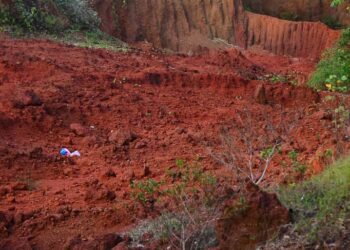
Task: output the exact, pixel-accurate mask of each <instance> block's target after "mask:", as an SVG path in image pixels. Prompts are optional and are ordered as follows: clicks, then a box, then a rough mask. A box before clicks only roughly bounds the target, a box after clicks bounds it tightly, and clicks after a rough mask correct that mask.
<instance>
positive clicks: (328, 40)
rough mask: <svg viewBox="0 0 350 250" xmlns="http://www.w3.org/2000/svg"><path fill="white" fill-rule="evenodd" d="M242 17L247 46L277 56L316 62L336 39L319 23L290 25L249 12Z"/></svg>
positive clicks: (294, 23) (291, 23) (336, 34)
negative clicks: (309, 58)
mask: <svg viewBox="0 0 350 250" xmlns="http://www.w3.org/2000/svg"><path fill="white" fill-rule="evenodd" d="M246 15H247V20H248V22H247V26H246V27H247V29H246V34H247V41H246V44H247V46H248V47H251V46H261V47H262V48H263V49H265V50H268V51H271V52H273V53H275V54H278V55H291V56H297V57H312V58H318V57H319V56H320V54H321V53H322V51H323V50H324V49H325V48H327V47H330V46H332V44H333V43H334V41H335V40H336V39H337V38H338V36H339V34H338V32H336V31H333V30H330V29H329V28H327V26H326V25H323V24H321V23H313V22H290V21H285V20H280V19H277V18H274V17H270V16H264V15H259V14H254V13H251V12H247V14H246ZM315 41H317V42H315Z"/></svg>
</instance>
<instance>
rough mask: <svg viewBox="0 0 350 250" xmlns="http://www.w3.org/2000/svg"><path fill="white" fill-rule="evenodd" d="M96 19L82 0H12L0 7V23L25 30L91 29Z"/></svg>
mask: <svg viewBox="0 0 350 250" xmlns="http://www.w3.org/2000/svg"><path fill="white" fill-rule="evenodd" d="M99 23H100V20H99V18H98V16H97V13H96V12H95V11H94V10H93V9H92V8H90V7H89V5H88V3H87V2H86V1H85V0H45V1H44V0H13V2H12V4H11V6H8V7H6V6H3V7H1V9H0V26H3V27H4V26H5V27H8V28H10V30H14V31H20V32H25V33H31V32H47V33H55V32H60V31H63V30H66V29H76V30H92V29H96V28H98V26H99Z"/></svg>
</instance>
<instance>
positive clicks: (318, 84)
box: [308, 28, 350, 92]
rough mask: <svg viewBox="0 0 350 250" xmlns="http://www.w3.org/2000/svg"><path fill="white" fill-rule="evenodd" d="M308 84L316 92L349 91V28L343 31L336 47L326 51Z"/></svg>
mask: <svg viewBox="0 0 350 250" xmlns="http://www.w3.org/2000/svg"><path fill="white" fill-rule="evenodd" d="M308 84H309V86H310V87H312V88H314V89H316V90H330V91H339V92H348V91H349V90H350V28H347V29H345V30H344V31H343V33H342V36H341V38H340V40H339V41H338V43H337V45H336V46H334V47H333V48H331V49H329V50H327V51H326V53H325V54H324V56H323V59H322V60H321V61H320V62H319V64H318V65H317V69H316V71H315V73H314V74H313V75H312V77H311V79H310V80H309V83H308Z"/></svg>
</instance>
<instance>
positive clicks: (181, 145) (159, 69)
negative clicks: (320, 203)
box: [0, 37, 348, 249]
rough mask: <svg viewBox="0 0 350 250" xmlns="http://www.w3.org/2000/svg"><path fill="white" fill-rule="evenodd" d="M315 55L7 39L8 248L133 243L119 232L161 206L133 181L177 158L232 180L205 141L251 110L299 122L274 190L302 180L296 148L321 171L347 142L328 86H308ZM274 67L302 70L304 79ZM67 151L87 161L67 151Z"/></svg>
mask: <svg viewBox="0 0 350 250" xmlns="http://www.w3.org/2000/svg"><path fill="white" fill-rule="evenodd" d="M314 63H315V62H314V61H312V60H310V61H309V60H308V59H296V58H289V57H284V56H273V55H270V54H266V53H264V54H262V52H258V51H246V52H243V51H240V50H238V49H234V48H232V49H229V50H226V51H216V52H208V53H206V54H203V55H200V56H189V55H181V54H178V55H177V54H174V55H167V54H164V53H162V51H157V50H154V49H152V48H151V47H150V46H149V45H147V44H141V45H140V46H138V48H135V49H132V50H130V51H129V52H127V53H121V52H120V53H119V52H109V51H104V50H93V49H83V48H77V47H73V46H68V45H62V44H58V43H54V42H50V41H45V40H12V39H8V38H6V37H3V38H1V40H0V100H1V101H0V168H1V171H0V235H1V237H0V238H1V240H0V246H2V249H16V247H17V249H31V248H32V247H34V248H35V249H49V248H52V249H60V248H62V246H66V247H69V246H72V245H74V244H90V245H85V246H83V247H82V248H81V249H87V248H88V247H87V246H93V245H94V244H102V243H101V242H104V243H103V244H106V245H105V246H107V248H108V247H109V246H110V247H114V246H116V245H117V244H118V243H119V242H122V241H124V240H125V239H123V238H120V236H119V235H116V234H115V233H122V232H124V231H126V230H128V229H129V228H130V227H132V225H134V224H135V223H137V222H139V221H140V220H143V219H145V218H147V217H149V216H156V215H157V212H158V211H153V212H152V213H147V211H144V210H143V209H142V207H140V206H138V205H137V204H136V202H135V201H134V200H133V198H132V197H131V194H130V182H131V181H133V180H145V179H147V178H154V179H156V180H160V179H165V180H167V177H166V175H165V172H166V169H168V168H169V167H173V166H174V165H175V160H176V159H178V158H181V159H185V160H193V159H195V158H196V159H198V158H200V159H201V166H202V167H203V169H204V170H205V171H209V172H211V173H213V174H214V175H216V176H217V177H219V178H223V179H227V180H228V181H229V180H230V178H231V176H232V173H231V172H230V171H228V170H227V169H225V167H224V166H222V165H220V164H218V163H216V162H214V161H213V159H212V158H211V157H210V156H209V155H208V150H207V147H208V145H209V146H210V147H212V148H217V147H218V146H219V145H220V141H219V140H218V132H219V130H220V128H221V127H222V126H229V125H230V124H232V123H233V121H234V120H235V116H236V114H237V113H238V112H240V111H242V110H244V109H245V108H246V109H248V110H249V112H250V113H251V114H252V117H253V126H254V128H255V129H256V131H258V132H259V131H260V129H261V128H260V127H259V126H260V125H261V124H260V121H261V120H262V119H263V117H265V116H266V114H267V115H268V117H270V119H271V121H272V124H274V125H277V124H287V125H288V126H289V125H290V126H289V127H290V130H289V131H290V132H289V135H288V138H286V139H285V140H284V141H283V144H282V146H281V153H280V154H279V155H278V156H276V157H275V158H274V161H273V163H272V166H271V168H270V169H269V171H268V173H267V175H266V180H265V182H264V183H265V184H264V185H265V187H269V186H270V187H273V186H275V185H276V184H279V183H284V182H291V181H295V180H299V179H300V178H303V176H300V173H297V172H296V171H295V170H294V169H293V168H292V167H291V166H287V167H283V166H282V165H281V162H282V161H283V160H286V161H288V153H289V152H290V151H291V150H297V151H298V152H299V156H298V160H299V161H300V162H303V163H305V164H306V165H307V167H308V169H307V172H306V176H307V175H310V174H312V173H315V172H319V171H320V170H321V169H322V166H323V160H322V157H321V156H322V154H323V152H324V151H325V150H327V149H334V148H335V146H336V144H337V141H339V138H336V137H335V136H336V134H335V133H334V132H333V131H334V125H333V122H332V121H333V117H332V114H333V113H332V112H333V110H334V108H335V107H337V102H336V100H337V98H338V97H337V96H335V101H332V104H330V103H329V102H328V101H327V100H328V99H329V98H328V97H327V96H329V95H330V94H329V93H316V92H313V91H312V90H310V89H307V88H305V87H304V86H303V85H305V79H306V78H307V76H308V74H309V73H310V72H311V71H312V70H313V67H314ZM267 74H270V75H279V74H292V75H293V77H294V78H295V81H294V84H295V85H300V86H293V85H291V84H287V83H278V82H276V83H273V82H271V81H269V80H267V78H266V75H267ZM259 79H263V80H259ZM327 98H328V99H327ZM346 101H347V100H346ZM341 140H342V141H344V142H346V140H347V137H346V136H345V137H344V138H341ZM344 145H345V146H344V147H345V148H344V149H346V147H347V146H346V145H348V144H344ZM62 147H67V148H69V149H71V150H79V151H80V153H81V157H79V158H72V159H66V158H63V157H61V156H60V155H59V150H60V149H61V148H62ZM169 181H170V180H169ZM232 185H234V183H232ZM109 233H113V234H109Z"/></svg>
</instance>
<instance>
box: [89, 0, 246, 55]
mask: <svg viewBox="0 0 350 250" xmlns="http://www.w3.org/2000/svg"><path fill="white" fill-rule="evenodd" d="M95 6H96V10H97V11H98V13H99V14H100V16H101V18H102V23H103V24H102V28H103V29H104V30H105V31H107V32H109V33H111V34H114V35H116V36H118V37H119V38H121V39H123V40H125V41H127V42H135V41H136V42H137V41H145V40H146V41H149V42H151V43H153V44H154V45H155V46H157V47H162V48H169V49H172V50H175V51H181V52H188V51H189V50H193V49H197V48H198V47H200V46H202V47H208V48H212V47H218V46H219V47H222V46H227V45H226V43H227V42H228V43H232V44H237V45H241V46H244V44H243V43H242V40H241V39H240V37H241V36H243V32H244V30H243V26H242V25H241V24H242V23H243V21H244V19H245V17H244V14H243V13H244V12H243V7H242V5H241V4H240V1H232V0H217V1H211V0H196V1H193V0H129V1H127V4H126V5H124V4H123V3H122V1H118V0H117V1H115V0H114V1H113V0H99V1H97V2H96V5H95ZM219 39H223V40H224V41H225V42H223V41H221V40H219Z"/></svg>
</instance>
